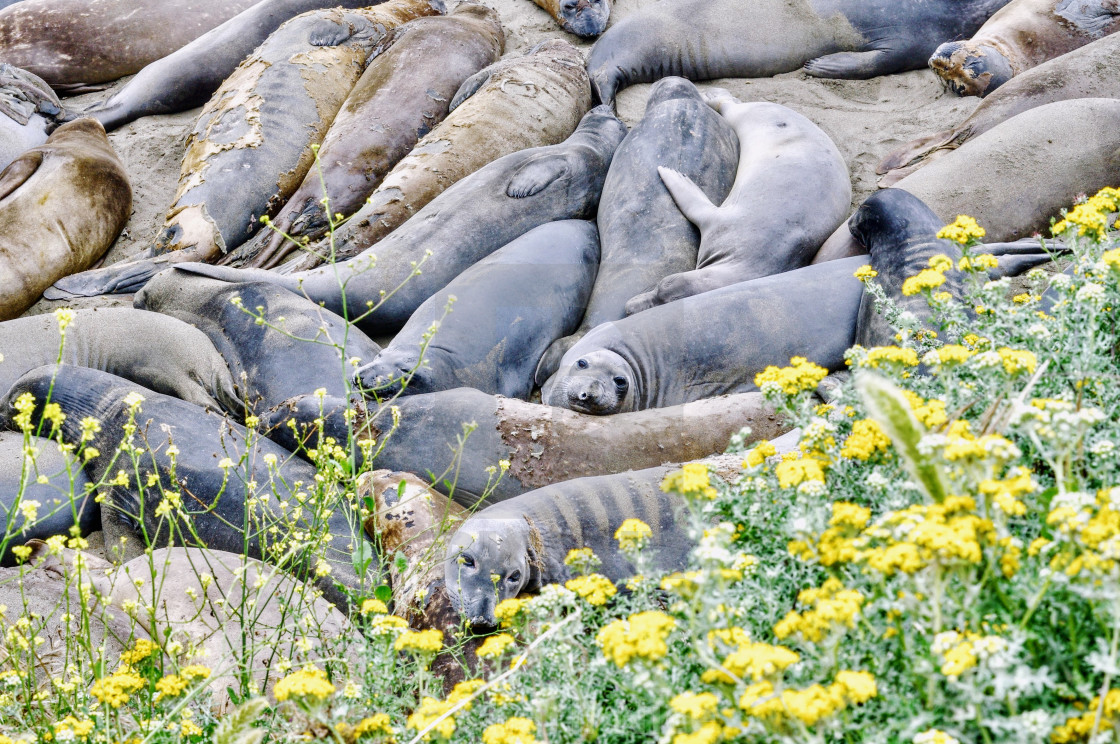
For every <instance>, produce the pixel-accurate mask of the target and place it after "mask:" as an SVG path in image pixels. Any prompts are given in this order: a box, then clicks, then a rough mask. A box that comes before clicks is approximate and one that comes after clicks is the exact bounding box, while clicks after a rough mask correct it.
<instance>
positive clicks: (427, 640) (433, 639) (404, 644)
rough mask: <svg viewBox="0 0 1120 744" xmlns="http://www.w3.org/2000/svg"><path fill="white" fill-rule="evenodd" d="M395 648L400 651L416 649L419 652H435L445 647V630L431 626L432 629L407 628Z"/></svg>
mask: <svg viewBox="0 0 1120 744" xmlns="http://www.w3.org/2000/svg"><path fill="white" fill-rule="evenodd" d="M393 648H395V649H396V650H398V651H414V652H416V653H418V654H434V653H438V652H439V651H440V650H441V649H442V648H443V631H441V630H437V629H436V628H431V629H430V630H420V631H414V630H406V631H405V632H404V633H401V634H400V636H398V637H397V640H396V643H394V644H393Z"/></svg>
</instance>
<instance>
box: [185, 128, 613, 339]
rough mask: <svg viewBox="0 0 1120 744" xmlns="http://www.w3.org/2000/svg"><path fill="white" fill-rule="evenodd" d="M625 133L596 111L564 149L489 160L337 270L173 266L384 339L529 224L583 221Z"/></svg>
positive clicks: (550, 148) (538, 149)
mask: <svg viewBox="0 0 1120 744" xmlns="http://www.w3.org/2000/svg"><path fill="white" fill-rule="evenodd" d="M625 135H626V126H625V125H624V124H623V123H622V122H621V121H619V120H618V119H617V118H615V116H614V114H613V113H611V111H610V109H608V108H607V107H606V106H600V107H599V108H596V109H594V110H592V111H590V112H589V113H588V114H587V115H586V116H584V118H583V121H582V122H580V125H579V127H577V128H576V131H575V132H574V133H573V134H572V136H571V137H569V138H568V139H567V140H565V141H564V142H562V143H560V144H559V145H550V146H548V147H535V148H532V149H529V150H522V151H521V152H516V153H513V154H511V155H506V156H505V157H503V158H499V159H498V160H495V161H494V162H493V163H490V164H489V165H487V166H485V167H484V168H482V169H481V170H479V171H476V172H475V173H473V174H471V175H470V176H468V177H466V178H464V179H463V180H461V181H459V182H457V183H456V184H455V185H454V186H452V187H451V188H449V189H447V190H446V191H444V192H443V193H442V194H440V195H439V196H438V197H436V198H435V199H433V200H432V201H431V202H429V203H428V205H427V206H425V207H424V208H423V209H421V210H420V211H419V212H417V213H416V215H415V216H414V217H413V218H412V219H410V220H409V221H408V222H407V223H405V224H404V225H402V226H401V227H399V228H398V229H397V230H395V231H394V232H393V233H391V234H390V235H389V236H388V237H386V238H385V239H384V240H382V241H380V242H379V243H377V244H376V245H374V246H373V247H372V248H370V249H369V250H367V251H365V252H363V253H361V254H359V255H358V256H356V257H354V258H352V259H350V260H348V261H345V262H342V263H338V264H333V265H328V266H324V267H322V268H318V269H313V270H311V271H303V272H298V273H294V274H290V275H280V274H276V273H273V272H271V271H264V270H261V269H233V268H228V267H225V266H208V265H205V264H191V265H189V266H182V267H181V268H182V269H183V270H184V271H190V272H193V273H196V274H202V275H204V276H210V277H214V278H217V279H222V280H225V281H231V282H244V281H263V282H270V283H272V284H276V285H278V286H281V287H284V288H285V289H288V290H290V291H292V292H295V293H299V294H303V295H305V296H307V297H309V298H310V299H311V300H312V301H314V302H317V303H320V304H323V305H324V306H325V307H326V308H327V309H328V310H330V311H332V312H335V313H338V314H339V315H342V316H343V317H351V318H353V319H354V321H355V322H356V323H357V324H358V326H359V327H360V328H361V329H362V330H364V331H365V332H366V333H368V334H370V335H372V336H377V335H380V334H383V333H391V332H394V331H396V330H398V329H399V328H400V327H401V326H403V325H404V324H405V323H406V322H407V321H408V319H409V317H411V316H412V314H413V313H414V312H416V309H417V308H418V307H420V305H421V304H423V302H424V301H425V300H427V299H428V298H429V297H431V296H432V295H433V294H435V293H436V292H438V291H439V290H440V289H442V288H444V287H446V286H447V284H448V283H449V282H450V281H451V280H452V279H454V278H455V277H457V276H458V275H459V274H461V273H463V271H465V270H466V269H467V268H468V267H470V266H473V265H474V264H476V263H478V262H479V261H481V260H482V259H483V258H485V257H486V256H488V255H490V254H491V253H493V252H494V251H496V250H497V249H499V248H501V247H502V246H503V245H506V244H508V243H510V242H512V241H513V240H515V239H516V238H518V237H520V236H522V235H524V234H525V233H527V232H528V231H529V230H532V229H533V228H534V227H537V226H539V225H543V224H545V223H548V222H554V221H556V220H565V219H586V218H588V217H591V216H592V215H593V214H594V211H595V207H596V205H598V203H599V196H600V194H601V193H602V191H603V180H604V179H605V178H606V175H607V168H608V167H609V166H610V162H611V156H612V155H613V154H614V150H615V148H616V147H618V144H619V143H620V142H621V141H622V139H623V137H625ZM429 253H430V255H428V254H429ZM417 268H419V269H420V271H419V272H418V275H414V274H417V271H416V269H417ZM343 285H345V287H346V291H345V292H343V291H342V286H343ZM382 298H384V299H382ZM370 307H373V308H374V309H373V311H372V312H370Z"/></svg>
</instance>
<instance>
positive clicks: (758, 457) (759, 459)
mask: <svg viewBox="0 0 1120 744" xmlns="http://www.w3.org/2000/svg"><path fill="white" fill-rule="evenodd" d="M776 454H778V448H777V447H775V446H774V445H773V444H771V443H770V442H769V441H768V440H766V439H763V440H761V441H759V442H758V443H757V444H755V446H754V448H753V449H751V451H750V452H748V453H747V459H745V460H743V467H744V468H757V467H758V466H759V465H761V464H762V463H764V462H766V458H767V457H773V456H774V455H776Z"/></svg>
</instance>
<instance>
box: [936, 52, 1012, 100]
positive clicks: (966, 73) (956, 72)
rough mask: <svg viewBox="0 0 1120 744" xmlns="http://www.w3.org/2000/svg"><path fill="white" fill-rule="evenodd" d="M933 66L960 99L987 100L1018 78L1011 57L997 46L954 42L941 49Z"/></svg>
mask: <svg viewBox="0 0 1120 744" xmlns="http://www.w3.org/2000/svg"><path fill="white" fill-rule="evenodd" d="M929 66H930V69H932V70H933V71H934V72H936V73H937V74H938V76H940V77H941V79H942V80H944V81H945V85H947V86H948V87H949V89H950V90H951V91H953V92H954V93H956V94H957V95H958V96H981V97H983V96H986V95H988V94H989V93H991V92H992V91H994V90H995V89H996V88H998V87H999V86H1001V85H1003V84H1004V83H1006V82H1007V81H1008V80H1010V79H1011V78H1013V77H1014V76H1015V69H1014V68H1013V67H1012V66H1011V62H1010V61H1009V60H1008V59H1007V57H1005V56H1003V54H1002V53H1001V52H1000V51H999V50H998V49H996V48H995V47H993V46H990V45H988V44H977V43H976V42H974V41H950V42H946V43H944V44H942V45H941V46H939V47H937V51H935V52H934V53H933V56H932V57H930V58H929Z"/></svg>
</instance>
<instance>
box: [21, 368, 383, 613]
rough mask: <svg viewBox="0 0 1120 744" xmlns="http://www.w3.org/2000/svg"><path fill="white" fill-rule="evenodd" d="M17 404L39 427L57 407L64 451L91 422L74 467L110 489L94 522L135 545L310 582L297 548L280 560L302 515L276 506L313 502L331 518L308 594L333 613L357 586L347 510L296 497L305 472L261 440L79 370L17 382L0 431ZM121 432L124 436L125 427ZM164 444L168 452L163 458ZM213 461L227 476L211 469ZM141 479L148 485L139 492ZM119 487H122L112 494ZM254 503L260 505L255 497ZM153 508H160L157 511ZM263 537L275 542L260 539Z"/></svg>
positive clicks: (353, 517) (305, 554) (309, 564)
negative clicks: (182, 549)
mask: <svg viewBox="0 0 1120 744" xmlns="http://www.w3.org/2000/svg"><path fill="white" fill-rule="evenodd" d="M24 393H31V395H32V396H33V397H34V399H35V409H34V411H32V413H31V422H32V424H33V425H37V424H38V423H39V422H40V421H41V420H42V418H43V410H44V405H45V403H46V402H47V401H48V400H49V401H50V402H51V403H55V404H57V405H58V406H59V407H60V408H61V410H62V413H63V414H65V419H64V420H63V421H62V424H61V426H60V429H61V436H62V440H63V441H64V442H67V443H69V444H73V445H75V446H77V445H78V443H79V442H81V441H82V426H81V421H82V419H84V418H85V417H87V416H92V417H94V418H96V419H97V420H98V421H100V422H101V429H100V431H98V432H96V433H95V434H94V435H93V439H92V440H90V441H89V445H90V446H93V447H95V448H96V449H97V450H98V452H99V453H100V454H99V455H98V456H97V457H94V458H92V459H90V460H88V461H87V462H86V464H85V468H86V472H87V475H88V476H89V478H90V480H92V481H94V482H95V483H103V484H108V483H109V482H113V483H114V485H112V486H108V487H107V488H106V489H105V498H104V501H103V502H102V510H103V512H106V514H103V517H106V518H107V517H108V512H112V515H113V517H114V518H115V519H118V520H120V521H122V522H123V523H124V524H125V525H127V526H128V527H129V528H130V529H131V532H132V533H133V534H134V535H135V536H137V537H138V538H139V539H140V540H141V541H142V542H143V543H144V544H150V545H152V546H153V547H165V546H166V545H167V544H168V543H169V542H170V541H171V540H174V542H175V544H176V545H196V546H203V547H209V548H213V549H215V550H224V551H227V552H231V553H237V554H243V555H248V556H250V557H253V558H260V559H262V560H265V561H267V562H270V563H277V562H279V564H280V565H282V566H283V567H284V568H286V569H288V570H292V571H295V572H296V573H297V574H301V575H307V576H311V575H313V571H312V569H313V568H314V566H315V564H316V562H317V560H318V557H317V556H315V555H313V554H311V551H307V550H304V549H298V548H297V550H296V551H295V553H296V554H295V557H292V556H291V555H290V550H291V548H292V547H293V546H291V545H287V544H285V543H286V540H285V539H284V538H285V537H286V536H287V535H290V534H291V533H292V532H294V531H308V530H312V529H313V525H312V523H311V520H312V519H314V518H315V517H314V515H312V514H311V513H310V512H312V511H314V510H312V509H306V510H305V511H306V512H308V513H304V514H301V515H295V514H292V513H285V510H284V509H282V508H281V506H280V504H281V503H283V502H288V501H291V502H297V501H300V502H302V501H305V500H306V499H307V498H325V499H329V500H332V501H331V502H329V503H330V504H331V509H332V511H331V515H330V517H329V518H328V519H327V521H326V526H327V527H329V530H330V535H331V537H330V540H329V542H328V543H327V544H326V545H325V555H324V556H323V557H324V559H325V560H326V561H327V563H328V564H330V567H331V571H330V573H329V574H327V575H326V576H319V577H318V578H316V579H315V584H316V585H317V586H318V587H319V588H320V589H322V590H323V594H324V596H325V597H326V598H327V599H328V600H330V601H331V602H333V603H334V604H336V605H338V606H340V607H342V608H345V607H346V606H347V603H348V599H347V593H346V590H360V589H361V588H363V585H365V586H367V587H368V584H367V583H366V581H365V577H360V576H358V574H357V572H356V570H355V568H354V565H353V563H352V561H351V555H352V554H353V553H354V552H355V549H356V544H355V540H362V539H365V538H364V536H363V535H362V534H359V533H360V529H358V530H355V529H354V528H353V527H352V526H351V523H356V522H357V514H356V513H354V511H355V510H354V509H353V506H352V505H351V504H349V503H346V502H345V501H343V500H342V496H341V495H340V494H337V493H326V494H314V493H313V494H311V495H310V497H309V496H308V495H307V493H306V492H304V493H301V495H300V496H299V497H297V492H301V490H302V489H307V490H312V489H313V486H312V484H314V483H315V468H314V467H313V466H311V465H309V464H308V463H306V462H304V461H303V460H300V459H298V458H293V457H292V456H291V453H289V452H287V451H286V450H284V449H282V448H281V447H279V446H278V445H276V444H274V443H273V442H271V441H269V440H268V439H265V438H263V437H256V436H254V437H251V438H250V437H249V436H248V434H247V432H246V430H245V429H244V428H243V427H241V426H238V425H237V424H233V423H230V422H229V421H228V420H226V419H224V418H222V417H219V416H215V415H213V414H208V413H207V412H206V411H204V410H203V409H201V408H199V407H198V406H195V405H193V404H191V403H187V402H186V401H182V400H179V399H178V398H172V397H171V396H167V395H160V394H159V393H156V392H154V391H151V390H148V389H147V388H143V387H140V386H139V385H136V384H134V383H131V382H128V381H127V380H123V379H121V378H119V377H115V376H113V375H110V374H108V373H106V372H102V371H100V370H95V369H88V368H85V367H71V366H68V365H61V366H48V367H40V368H38V369H35V370H32V371H31V372H28V373H27V374H25V375H24V376H23V377H21V378H20V379H19V380H18V381H17V382H16V384H15V385H13V386H12V388H11V389H10V390H9V391H8V395H7V397H6V398H4V400H3V402H0V412H2V415H3V416H4V417H5V418H6V419H7V421H9V422H10V421H11V420H12V419H13V418H14V415H15V413H16V411H15V409H14V402H15V400H16V399H17V398H18V397H19V396H20V395H22V394H24ZM130 423H134V424H135V429H132V427H126V426H125V425H126V424H130ZM130 430H131V431H135V434H136V435H138V436H139V437H140V440H141V442H142V445H143V446H142V450H143V451H142V452H140V453H138V454H135V455H133V457H135V458H137V461H136V462H135V463H130V467H129V466H126V467H125V468H122V467H121V466H122V465H123V464H124V463H123V462H119V461H118V459H117V458H116V457H114V453H116V452H117V451H118V448H119V447H120V446H121V444H122V443H124V442H126V441H131V440H132V438H133V435H130V434H129V431H130ZM172 444H174V445H175V448H176V449H177V450H178V451H177V452H174V451H173V454H168V450H169V449H170V447H171V445H172ZM126 457H127V456H126ZM224 458H229V460H231V461H232V463H233V465H231V466H230V467H227V468H223V467H216V465H217V464H218V463H219V462H220V461H222V460H223V459H224ZM273 458H275V459H273ZM126 461H127V460H126ZM270 463H271V464H270ZM114 470H120V471H122V472H124V473H125V476H124V477H123V478H122V477H121V476H120V473H118V474H117V477H116V479H114V478H113V476H112V471H114ZM130 473H131V474H130ZM149 476H153V477H154V478H155V479H156V482H155V483H153V484H149V483H148V482H149V480H150V478H149ZM122 480H127V483H125V484H121V481H122ZM157 484H158V485H157ZM265 495H268V497H269V498H267V499H264V498H261V497H263V496H265ZM250 500H253V501H254V504H253V505H250V504H249V503H248V502H249V501H250ZM161 504H166V505H167V506H168V507H170V508H169V509H166V510H161V509H160V506H161ZM287 511H288V512H290V511H291V510H287ZM247 512H248V514H247ZM247 518H248V520H249V523H248V524H246V519H247ZM273 526H275V527H278V529H279V532H278V533H274V532H270V529H269V528H270V527H273ZM340 584H341V588H340Z"/></svg>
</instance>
